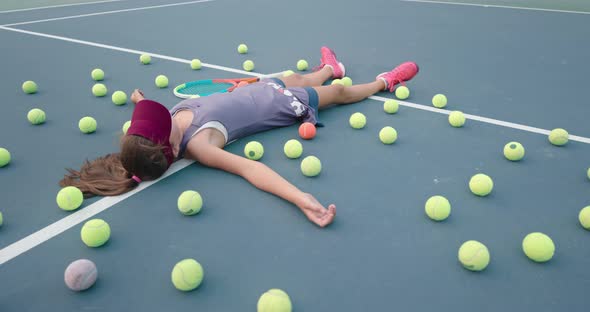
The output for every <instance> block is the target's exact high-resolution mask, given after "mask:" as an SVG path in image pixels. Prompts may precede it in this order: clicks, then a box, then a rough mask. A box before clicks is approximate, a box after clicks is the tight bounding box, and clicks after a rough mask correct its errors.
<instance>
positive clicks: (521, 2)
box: [436, 0, 590, 12]
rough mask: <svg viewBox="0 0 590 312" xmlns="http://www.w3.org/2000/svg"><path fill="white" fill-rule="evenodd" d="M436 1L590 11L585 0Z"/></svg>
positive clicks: (588, 4) (589, 2) (589, 3)
mask: <svg viewBox="0 0 590 312" xmlns="http://www.w3.org/2000/svg"><path fill="white" fill-rule="evenodd" d="M436 2H449V3H463V4H477V5H490V6H493V5H495V6H506V7H518V8H528V9H542V10H561V11H576V12H590V1H584V0H560V1H554V0H467V1H465V0H440V1H436Z"/></svg>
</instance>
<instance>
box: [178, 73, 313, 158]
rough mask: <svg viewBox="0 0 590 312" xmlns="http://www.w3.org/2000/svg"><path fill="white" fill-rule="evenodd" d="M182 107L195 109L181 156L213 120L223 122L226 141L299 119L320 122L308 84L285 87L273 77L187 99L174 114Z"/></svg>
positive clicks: (287, 124)
mask: <svg viewBox="0 0 590 312" xmlns="http://www.w3.org/2000/svg"><path fill="white" fill-rule="evenodd" d="M180 110H191V111H192V112H193V114H194V118H193V121H192V123H191V125H190V126H189V128H188V129H187V130H186V131H185V133H184V134H183V137H182V142H181V144H180V153H179V158H181V157H183V155H184V152H185V150H186V145H187V144H188V142H189V141H190V139H191V138H192V137H193V136H194V135H195V134H196V133H197V132H198V131H199V130H201V129H203V126H204V125H206V124H207V125H210V124H211V123H212V122H214V123H215V124H221V125H222V126H223V128H224V129H223V130H225V131H222V132H224V135H225V136H226V144H227V143H229V142H232V141H234V140H237V139H239V138H243V137H246V136H248V135H251V134H254V133H257V132H261V131H265V130H269V129H273V128H278V127H285V126H290V125H292V124H294V123H297V122H311V123H313V124H316V123H317V120H316V117H315V109H314V108H312V107H310V106H309V95H308V93H307V91H306V90H305V89H304V88H283V87H282V85H280V84H279V83H278V82H277V81H275V80H272V79H265V80H262V81H260V82H257V83H253V84H250V85H247V86H244V87H240V88H237V89H235V90H234V91H232V92H230V93H217V94H212V95H209V96H206V97H200V98H195V99H187V100H184V101H182V102H180V103H178V104H177V105H176V106H174V107H173V108H172V109H171V110H170V113H171V114H172V115H174V114H176V113H177V112H178V111H180ZM205 128H217V127H215V126H211V127H209V126H206V127H205Z"/></svg>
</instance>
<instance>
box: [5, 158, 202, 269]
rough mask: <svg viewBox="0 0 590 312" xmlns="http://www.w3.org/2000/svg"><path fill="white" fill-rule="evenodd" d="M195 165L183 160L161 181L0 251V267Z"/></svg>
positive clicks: (88, 209) (105, 200)
mask: <svg viewBox="0 0 590 312" xmlns="http://www.w3.org/2000/svg"><path fill="white" fill-rule="evenodd" d="M192 163H194V161H192V160H186V159H182V160H179V161H177V162H175V163H173V164H172V166H170V168H169V169H168V170H167V171H166V173H164V175H163V176H161V177H160V178H159V179H157V180H154V181H149V182H143V183H141V184H140V185H139V186H138V187H136V188H135V189H133V190H132V191H130V192H127V193H125V194H123V195H119V196H111V197H104V198H102V199H100V200H98V201H96V202H94V203H92V204H90V205H88V206H86V207H84V208H82V209H80V210H78V211H76V212H74V213H72V214H70V215H68V216H67V217H65V218H63V219H60V220H58V221H56V222H54V223H52V224H50V225H48V226H46V227H44V228H42V229H40V230H39V231H37V232H35V233H33V234H30V235H29V236H27V237H25V238H23V239H21V240H18V241H16V242H14V243H12V244H10V245H8V246H6V247H4V248H2V249H1V250H0V265H2V264H4V263H6V262H7V261H10V260H11V259H14V258H16V257H17V256H19V255H20V254H22V253H25V252H27V251H29V250H31V249H33V248H34V247H36V246H38V245H41V244H42V243H44V242H46V241H48V240H49V239H51V238H52V237H55V236H57V235H59V234H61V233H63V232H65V231H66V230H68V229H70V228H72V227H74V226H76V225H78V224H80V223H82V222H84V221H85V220H87V219H90V218H92V217H93V216H94V215H96V214H98V213H100V212H102V211H104V210H107V209H109V208H110V207H112V206H114V205H115V204H117V203H119V202H121V201H123V200H125V199H127V198H129V197H131V196H133V195H135V194H137V193H139V192H141V191H143V190H144V189H146V188H148V187H150V186H152V185H153V184H155V183H158V182H159V181H160V180H162V179H165V178H166V177H168V176H170V175H172V174H174V173H176V172H177V171H180V170H181V169H184V168H185V167H187V166H189V165H191V164H192Z"/></svg>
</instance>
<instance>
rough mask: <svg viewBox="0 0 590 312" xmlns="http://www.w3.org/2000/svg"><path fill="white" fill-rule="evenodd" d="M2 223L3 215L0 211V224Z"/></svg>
mask: <svg viewBox="0 0 590 312" xmlns="http://www.w3.org/2000/svg"><path fill="white" fill-rule="evenodd" d="M2 224H4V217H3V216H2V212H0V226H2Z"/></svg>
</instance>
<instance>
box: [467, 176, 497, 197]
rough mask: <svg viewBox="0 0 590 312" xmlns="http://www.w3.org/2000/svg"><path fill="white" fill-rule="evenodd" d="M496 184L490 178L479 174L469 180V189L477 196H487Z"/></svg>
mask: <svg viewBox="0 0 590 312" xmlns="http://www.w3.org/2000/svg"><path fill="white" fill-rule="evenodd" d="M493 188H494V182H493V181H492V178H490V177H489V176H487V175H485V174H483V173H478V174H476V175H474V176H473V177H471V180H469V189H470V190H471V192H472V193H473V194H475V195H477V196H487V195H488V194H490V193H491V192H492V189H493Z"/></svg>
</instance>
